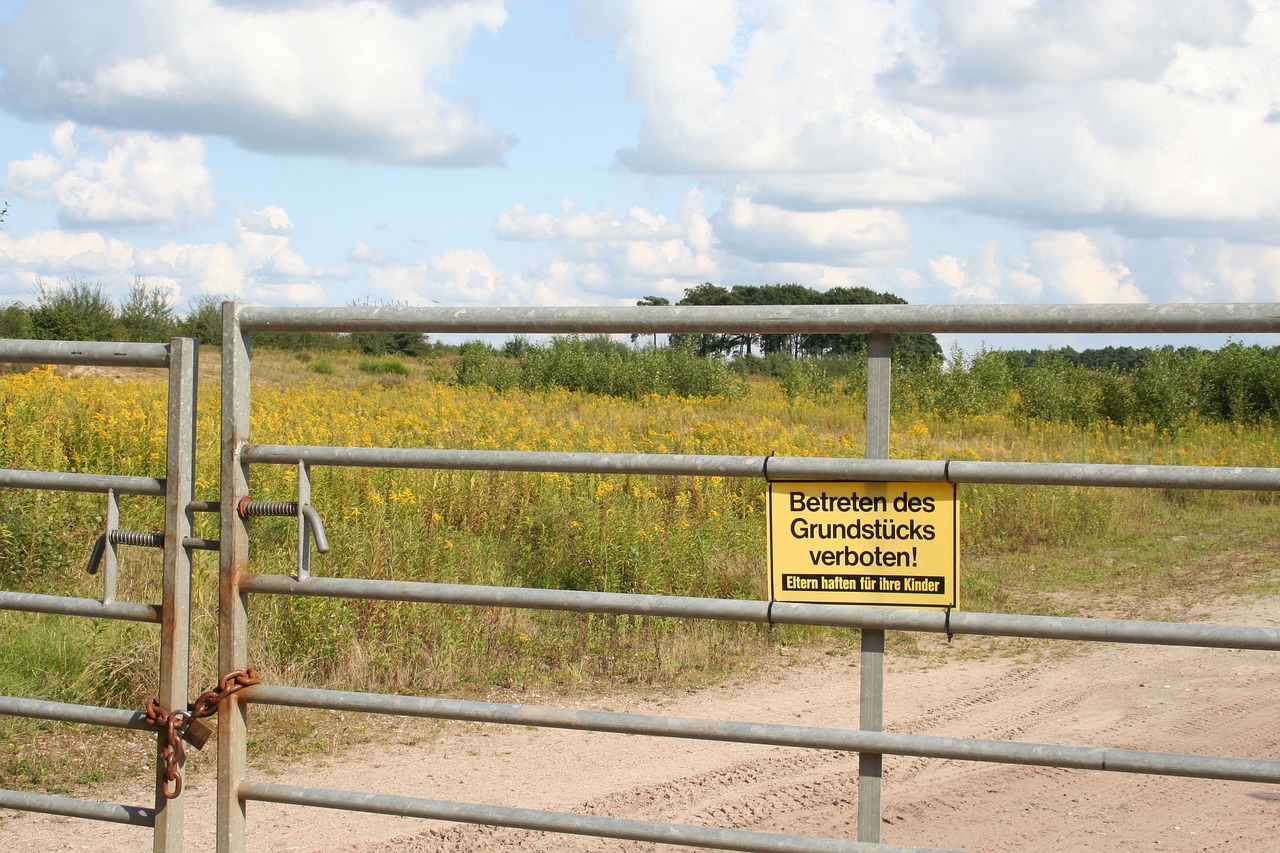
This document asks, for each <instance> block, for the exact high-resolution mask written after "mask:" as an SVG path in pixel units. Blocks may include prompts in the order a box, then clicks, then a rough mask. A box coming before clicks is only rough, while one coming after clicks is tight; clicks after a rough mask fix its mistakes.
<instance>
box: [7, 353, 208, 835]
mask: <svg viewBox="0 0 1280 853" xmlns="http://www.w3.org/2000/svg"><path fill="white" fill-rule="evenodd" d="M196 359H197V355H196V344H195V342H194V341H192V340H191V339H189V338H174V339H173V341H172V342H171V343H169V344H112V343H71V342H62V341H13V340H3V341H0V362H9V363H18V364H62V365H88V366H95V367H147V368H159V369H167V370H168V375H169V405H168V417H167V427H166V433H167V442H166V450H165V476H164V477H161V478H156V477H141V476H120V475H105V474H95V473H92V472H74V473H71V472H61V471H29V470H14V469H0V488H6V489H26V490H47V491H62V492H93V493H97V494H101V495H103V496H104V497H105V504H106V506H105V512H104V515H105V518H106V525H105V526H106V529H105V530H104V531H103V534H102V536H101V538H99V540H98V542H97V545H96V546H95V547H94V549H93V553H92V556H91V558H90V561H89V564H88V566H87V570H88V571H90V572H99V573H101V575H102V582H103V585H102V598H101V599H85V598H74V597H68V596H57V595H43V594H36V593H28V592H22V591H20V590H3V591H0V609H3V610H21V611H27V612H31V613H47V614H58V615H62V616H69V617H80V618H85V617H88V618H93V619H120V620H126V621H131V622H149V623H154V624H157V625H159V626H160V667H159V670H160V671H159V673H158V676H157V683H156V688H155V693H154V698H155V705H153V706H152V710H151V713H148V711H143V710H133V711H130V710H127V709H122V708H99V707H90V706H85V705H75V704H70V703H66V702H51V701H45V700H41V699H33V698H19V697H13V696H0V714H9V715H13V716H19V717H28V718H33V719H43V720H55V721H60V722H67V723H86V724H90V725H96V726H109V727H112V728H122V729H138V730H141V731H157V729H158V728H159V729H161V730H162V731H160V732H159V733H157V735H156V787H155V790H156V797H155V802H154V804H152V805H147V806H135V805H124V804H119V803H103V802H95V801H90V800H83V799H76V798H71V797H63V796H53V795H48V794H36V793H30V792H22V791H10V790H0V807H4V808H11V809H22V810H27V811H35V812H44V813H48V814H58V815H67V816H70V817H83V818H91V819H93V820H100V821H108V822H112V823H126V824H133V825H136V826H145V827H154V849H155V850H156V851H157V852H158V853H163V851H176V850H180V849H181V847H182V806H183V801H182V791H181V781H180V777H178V776H177V775H176V774H175V773H173V772H172V771H173V769H174V768H173V765H172V762H171V761H169V760H168V758H167V757H168V756H169V755H172V751H171V750H172V747H171V745H170V740H169V736H168V729H169V727H168V726H164V725H161V726H157V723H158V722H159V721H160V718H158V717H157V716H156V712H158V711H160V710H161V709H165V711H166V713H165V714H164V715H163V719H164V721H165V722H166V723H167V722H168V720H169V719H174V720H175V722H177V720H178V718H170V717H169V716H168V714H167V709H173V708H179V709H181V708H185V707H186V706H187V669H188V639H189V636H190V618H189V604H190V590H191V551H192V550H193V549H199V548H216V547H217V543H208V542H204V541H202V540H198V539H194V538H193V537H192V535H191V534H192V524H191V520H192V513H193V512H194V511H197V510H205V511H214V512H216V511H217V507H216V506H207V505H203V504H197V503H195V502H194V501H193V498H192V496H193V489H194V485H195V438H196V431H195V425H196V384H197V379H196ZM4 428H5V429H9V428H10V426H9V424H7V423H6V424H5V425H4ZM121 495H143V496H148V497H155V498H160V499H162V500H163V501H164V507H165V510H164V530H163V531H160V532H148V531H136V530H126V529H121V528H120V502H119V499H120V496H121ZM122 544H128V545H141V546H146V547H153V548H163V549H164V558H163V571H162V589H163V593H162V601H161V602H160V603H158V604H148V603H144V602H133V601H119V600H117V598H116V589H117V580H118V575H117V564H116V549H117V546H119V545H122ZM149 717H150V719H148V718H149Z"/></svg>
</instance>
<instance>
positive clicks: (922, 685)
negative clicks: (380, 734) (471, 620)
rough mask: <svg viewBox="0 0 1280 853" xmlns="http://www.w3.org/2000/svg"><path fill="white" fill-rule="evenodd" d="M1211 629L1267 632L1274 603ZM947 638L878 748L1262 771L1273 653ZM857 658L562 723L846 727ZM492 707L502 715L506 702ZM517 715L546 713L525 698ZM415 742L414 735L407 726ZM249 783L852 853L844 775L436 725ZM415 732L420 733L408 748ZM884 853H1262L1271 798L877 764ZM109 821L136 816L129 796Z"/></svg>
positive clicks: (443, 833) (297, 816) (359, 819)
mask: <svg viewBox="0 0 1280 853" xmlns="http://www.w3.org/2000/svg"><path fill="white" fill-rule="evenodd" d="M1210 615H1211V616H1212V617H1213V619H1214V621H1220V622H1226V623H1232V624H1243V625H1268V626H1276V625H1280V597H1277V598H1274V599H1271V600H1268V601H1264V602H1254V603H1250V604H1241V603H1235V604H1222V605H1219V606H1215V607H1214V608H1212V610H1211V611H1210ZM983 642H985V641H982V640H980V639H977V638H964V637H957V638H956V640H955V643H954V644H953V645H952V646H950V647H948V646H945V644H942V643H941V641H939V643H938V644H937V645H930V646H929V648H928V650H927V651H926V654H924V655H923V656H919V657H901V658H894V657H891V658H890V665H889V671H888V673H887V674H886V712H885V719H886V727H887V728H889V729H891V730H895V731H903V732H916V733H921V734H940V735H949V736H961V737H979V738H997V739H1009V740H1021V741H1034V742H1048V743H1064V744H1078V745H1097V746H1113V747H1120V748H1136V749H1152V750H1160V751H1175V752H1197V753H1206V754H1220V755H1238V756H1251V757H1263V758H1273V759H1275V758H1280V654H1276V653H1266V652H1247V651H1229V650H1202V649H1180V648H1163V647H1138V646H1120V645H1111V646H1091V647H1084V646H1080V645H1075V644H1060V643H1059V644H1052V645H1050V644H1044V645H1034V646H1032V647H1031V648H1030V649H1028V650H1024V651H1022V652H1021V653H1019V654H1017V655H1010V654H1007V653H1006V654H1000V655H990V654H984V655H976V656H975V655H971V654H968V653H967V652H968V651H971V650H972V649H974V648H975V647H976V646H977V645H978V644H980V643H983ZM857 682H858V670H857V658H856V655H855V656H853V657H843V656H827V655H821V654H810V655H795V656H791V657H781V656H780V657H778V658H777V659H776V660H774V661H770V662H768V663H767V664H766V665H765V666H764V667H763V668H762V669H761V670H760V671H759V672H756V673H754V674H752V675H750V676H744V677H741V678H738V679H736V680H734V681H732V682H730V683H726V684H723V685H719V686H717V687H713V688H710V689H706V690H700V691H696V692H673V693H671V694H669V695H661V696H658V695H650V696H647V697H632V698H628V699H618V698H611V699H602V700H598V701H594V702H580V703H578V704H579V706H580V707H595V708H605V709H608V710H630V711H640V712H658V713H664V714H675V715H680V716H690V717H705V718H715V719H726V720H750V721H760V722H783V723H792V724H801V725H819V726H838V727H855V726H856V721H857V718H858V709H857V695H858V687H857ZM504 698H507V699H510V698H511V697H504ZM518 701H523V702H526V703H529V704H555V703H554V701H553V700H552V699H551V698H550V697H545V696H538V695H536V694H528V693H526V694H522V695H521V696H520V697H519V699H518ZM424 725H425V724H424ZM406 731H408V730H405V729H401V730H399V732H398V733H397V735H396V737H395V738H393V739H391V742H389V743H388V744H386V745H382V746H378V747H361V748H358V749H356V750H354V751H351V752H347V753H344V754H342V755H341V756H340V757H337V758H332V759H327V760H324V761H313V762H304V763H301V764H298V765H296V766H291V767H287V768H283V769H282V770H281V771H280V772H278V773H272V774H267V773H263V772H261V771H255V772H254V773H253V774H252V778H255V779H262V780H266V781H275V782H282V783H291V784H301V785H310V786H320V787H333V788H342V789H347V790H366V791H376V792H381V793H391V794H404V795H410V796H419V797H429V798H439V799H452V800H459V801H465V802H476V803H493V804H501V805H513V806H523V807H531V808H539V809H551V810H559V811H584V812H594V813H600V814H610V815H616V816H622V817H634V818H640V819H653V820H669V821H675V822H680V823H690V824H708V825H717V826H731V827H739V828H752V829H764V830H775V831H783V832H792V833H809V834H815V835H822V836H832V837H843V838H854V837H856V811H857V809H856V799H857V791H856V776H857V759H856V756H853V755H848V754H843V753H834V752H812V751H802V750H795V749H788V748H777V747H756V746H744V745H732V744H716V743H705V742H700V741H681V740H663V739H653V738H644V737H635V736H622V735H607V734H594V733H581V732H562V731H555V730H545V729H528V728H523V727H510V726H480V725H474V724H448V725H447V726H442V727H439V728H438V730H437V731H438V734H437V735H436V736H431V737H423V738H421V739H418V740H416V742H415V740H414V738H412V737H410V736H409V735H408V734H406ZM422 731H425V728H424V729H423V730H422ZM212 761H213V757H212V755H208V756H205V755H202V756H200V758H199V760H198V761H193V763H192V767H191V768H190V773H189V781H188V792H189V793H188V797H187V805H186V808H187V816H188V836H187V838H188V842H187V849H188V850H193V851H204V850H212V849H213V847H214V844H213V803H212V801H213V783H212V780H211V778H210V775H209V774H210V770H211V767H210V765H211V764H212ZM885 767H886V774H885V781H884V803H883V805H884V810H883V814H884V822H883V826H882V840H883V842H884V843H886V844H897V845H918V846H931V847H942V848H948V849H957V850H973V851H1008V850H1036V851H1075V850H1132V849H1137V850H1161V851H1208V850H1215V851H1217V850H1221V851H1228V850H1229V851H1235V853H1244V851H1277V850H1280V785H1265V784H1254V783H1242V782H1212V781H1202V780H1194V779H1178V778H1169V777H1146V776H1136V775H1131V774H1124V773H1109V772H1094V771H1075V770H1056V769H1041V768H1034V767H1020V766H1012V765H1009V766H1006V765H994V764H979V763H967V762H953V761H942V760H936V759H916V758H898V757H892V756H890V757H886V759H885ZM122 796H124V797H125V799H123V800H120V801H125V802H132V803H140V802H145V801H146V797H145V795H144V794H142V793H136V794H135V795H134V796H133V798H132V799H129V798H128V794H127V792H126V793H125V794H123V795H122ZM248 814H249V826H250V840H249V844H248V849H249V850H251V851H308V852H309V851H341V852H342V853H425V852H426V851H491V850H521V851H552V850H557V851H559V850H568V851H615V850H622V851H630V850H636V851H655V850H664V851H665V850H676V849H683V850H687V849H689V848H668V847H657V846H654V845H646V844H634V843H624V842H619V841H600V840H595V839H588V838H578V837H574V836H560V835H547V834H541V833H536V832H528V831H521V830H493V829H488V828H484V827H477V826H470V825H464V824H445V823H434V822H427V821H420V820H414V819H408V818H396V817H384V816H365V815H359V814H355V813H348V812H339V811H331V810H326V809H305V808H300V807H284V806H274V805H268V804H262V803H250V804H249V812H248ZM150 845H151V838H150V831H149V830H144V829H136V828H132V827H117V826H110V825H104V824H97V823H92V822H89V821H84V820H77V819H70V818H59V817H50V816H44V815H20V816H14V813H12V812H9V813H7V816H6V817H5V818H4V819H3V820H2V821H0V850H6V851H9V850H16V851H22V850H38V851H44V852H45V853H50V852H51V851H81V850H150V849H151V846H150Z"/></svg>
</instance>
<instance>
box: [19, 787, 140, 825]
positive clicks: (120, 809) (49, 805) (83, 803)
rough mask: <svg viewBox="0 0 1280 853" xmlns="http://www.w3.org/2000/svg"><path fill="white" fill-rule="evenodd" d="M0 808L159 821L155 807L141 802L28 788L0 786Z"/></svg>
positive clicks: (132, 821)
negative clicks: (37, 791)
mask: <svg viewBox="0 0 1280 853" xmlns="http://www.w3.org/2000/svg"><path fill="white" fill-rule="evenodd" d="M0 808H4V809H17V810H19V811H24V812H39V813H41V814H56V815H62V816H63V817H83V818H88V819H89V820H99V821H105V822H107V823H125V824H129V825H130V826H147V827H153V826H155V825H156V810H155V809H148V808H144V807H142V806H126V805H121V804H119V803H100V802H97V801H95V800H77V799H75V798H73V797H59V796H55V795H53V794H29V793H27V792H25V791H9V790H4V789H0Z"/></svg>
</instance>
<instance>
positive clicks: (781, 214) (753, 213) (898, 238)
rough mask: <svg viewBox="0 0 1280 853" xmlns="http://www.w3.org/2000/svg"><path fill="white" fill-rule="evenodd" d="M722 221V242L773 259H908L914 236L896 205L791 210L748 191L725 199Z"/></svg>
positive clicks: (852, 262) (863, 262) (866, 262)
mask: <svg viewBox="0 0 1280 853" xmlns="http://www.w3.org/2000/svg"><path fill="white" fill-rule="evenodd" d="M716 225H717V226H718V227H717V234H718V235H719V237H720V242H721V244H722V245H724V246H726V247H727V248H729V249H731V250H733V251H734V252H735V253H736V254H739V255H742V256H744V257H750V258H755V259H757V260H769V261H807V262H810V263H813V262H827V263H831V264H837V265H843V266H878V265H882V264H888V263H894V262H898V261H902V260H904V259H905V258H906V256H907V249H908V247H909V244H910V241H911V234H910V229H909V228H908V226H907V223H906V220H905V219H904V218H903V217H902V214H900V213H898V212H897V211H895V210H885V209H882V208H870V209H841V210H833V211H791V210H785V209H783V208H781V207H776V206H774V205H769V204H756V203H755V202H754V201H752V200H751V199H750V198H749V197H747V196H743V195H737V196H734V197H733V198H731V199H729V200H728V201H727V202H726V203H725V205H724V207H723V208H722V209H721V211H720V214H719V216H718V217H717V218H716Z"/></svg>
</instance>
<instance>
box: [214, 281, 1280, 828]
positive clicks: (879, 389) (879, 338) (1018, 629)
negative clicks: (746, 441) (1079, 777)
mask: <svg viewBox="0 0 1280 853" xmlns="http://www.w3.org/2000/svg"><path fill="white" fill-rule="evenodd" d="M254 331H263V332H266V331H279V332H352V331H362V332H363V331H370V332H416V333H423V334H427V333H434V334H440V333H475V334H486V333H489V334H503V333H506V334H512V333H516V334H535V335H536V334H557V333H594V334H619V333H640V334H654V333H673V332H693V333H765V332H767V333H779V332H823V333H839V334H866V335H868V336H869V339H868V343H869V346H868V353H869V364H868V402H867V448H866V456H865V458H864V459H861V460H855V459H785V458H778V457H771V458H769V460H768V471H767V473H766V472H765V470H764V465H763V457H711V456H659V455H644V454H635V455H627V454H588V453H537V452H515V451H462V450H396V449H386V448H333V447H328V448H326V447H299V446H286V445H254V444H252V443H251V442H250V423H249V400H250V391H249V379H250V347H249V336H250V334H251V333H252V332H254ZM920 332H943V333H989V334H1000V333H1007V334H1012V333H1036V334H1054V333H1059V334H1078V333H1107V332H1109V333H1124V334H1173V333H1224V334H1247V333H1274V332H1280V305H1276V304H1247V305H1244V304H1216V305H1211V304H1198V305H1197V304H1177V305H1000V306H983V305H959V306H947V305H944V306H937V305H934V306H928V305H926V306H914V305H874V306H761V307H741V306H729V307H725V306H715V307H689V306H670V307H664V306H644V307H626V308H622V307H619V308H377V307H367V308H344V309H325V308H318V309H307V308H294V309H284V308H257V307H251V306H248V305H245V304H243V303H237V302H229V303H225V304H224V306H223V346H222V358H223V362H222V371H223V382H222V394H223V398H222V424H223V434H222V454H223V455H222V495H221V497H222V500H221V504H222V507H223V513H222V519H223V520H222V542H223V548H222V563H221V565H222V571H221V578H222V579H221V583H220V590H221V592H220V634H219V665H220V668H221V669H222V671H232V670H240V669H245V668H246V667H247V666H248V664H249V661H248V660H247V636H248V618H249V608H248V598H249V593H250V592H255V593H265V594H276V595H321V596H334V597H344V598H345V597H352V598H357V597H358V598H367V599H376V600H400V601H418V602H437V603H441V602H448V603H455V604H457V603H461V604H485V605H489V606H507V607H536V608H545V609H560V610H582V611H590V612H605V613H645V614H650V615H672V616H685V617H693V618H713V619H733V620H739V621H758V622H764V621H766V620H767V621H770V622H773V623H791V624H822V625H837V626H845V627H857V628H860V629H861V630H862V652H861V655H862V662H861V666H860V673H861V674H860V679H861V685H860V708H859V729H857V730H817V731H818V732H820V734H815V730H811V729H804V728H801V727H790V726H765V725H760V724H745V723H729V722H715V721H696V720H671V719H670V718H660V717H645V716H643V715H630V714H609V713H605V712H583V711H572V710H570V709H556V708H533V707H530V706H522V705H520V706H504V705H497V704H495V703H483V702H459V701H450V700H442V699H431V698H426V697H404V696H394V695H389V694H369V693H348V692H339V691H325V690H313V689H302V688H288V687H272V686H267V685H259V686H256V687H249V688H247V689H245V690H243V691H241V692H240V693H239V694H236V695H234V696H231V697H229V698H228V699H227V700H225V703H224V705H223V707H222V709H221V712H220V713H219V723H218V725H219V745H218V750H219V752H218V758H219V777H218V835H217V843H218V851H219V853H242V851H243V850H244V842H245V836H244V833H245V825H246V824H245V806H246V803H247V801H248V800H250V799H253V800H260V801H271V802H277V803H292V804H299V805H313V806H323V807H329V808H342V809H352V810H360V811H372V812H382V813H395V814H406V815H416V816H420V817H431V818H437V819H444V820H455V821H467V822H476V823H489V824H492V825H505V826H517V827H525V828H533V829H542V830H548V831H559V832H574V833H581V834H589V835H599V836H603V837H617V838H633V839H640V840H648V841H663V842H666V843H677V844H704V845H707V846H716V847H721V848H724V849H734V850H797V851H798V850H845V851H871V850H889V849H894V850H900V849H902V848H896V847H893V848H891V847H887V846H883V845H880V844H879V837H880V823H881V821H880V784H881V756H882V755H883V754H884V753H886V752H891V753H894V754H904V755H927V756H933V757H946V758H963V759H969V760H982V761H1006V762H1015V763H1029V764H1041V765H1046V766H1056V767H1081V768H1091V769H1105V770H1118V771H1122V772H1146V773H1160V774H1169V775H1186V776H1197V777H1203V778H1220V779H1221V778H1228V779H1249V780H1253V781H1265V782H1273V783H1274V782H1280V760H1266V759H1232V758H1223V757H1217V756H1200V755H1185V754H1173V753H1156V752H1143V751H1134V750H1112V749H1095V748H1088V747H1068V746H1055V745H1044V744H1022V743H1018V742H1006V741H975V740H970V739H963V738H938V737H924V736H918V735H905V734H896V733H894V734H890V733H883V732H881V731H880V730H881V728H882V722H883V720H882V717H883V684H884V668H883V666H884V631H885V630H886V629H897V630H908V631H934V632H939V633H941V632H944V631H945V632H947V633H975V634H977V633H985V634H992V635H1003V636H1020V637H1049V638H1059V639H1085V640H1092V641H1105V642H1136V643H1167V644H1175V645H1203V646H1209V647H1233V648H1258V649H1267V650H1273V651H1276V650H1280V629H1269V628H1261V627H1237V626H1218V625H1204V624H1199V623H1194V624H1193V623H1163V622H1137V621H1130V620H1106V619H1066V618H1058V617H1035V616H1024V615H1004V614H983V613H968V612H963V613H950V614H945V616H944V614H943V613H940V612H936V611H934V612H930V611H921V610H896V609H893V610H890V609H882V608H874V607H858V606H846V605H818V604H796V603H772V604H768V603H766V602H748V601H721V600H715V599H683V598H674V597H669V596H650V595H625V594H610V593H587V592H575V591H552V590H529V589H518V588H490V587H467V586H461V587H455V586H452V585H445V584H432V583H412V582H387V581H371V580H350V579H333V578H319V577H314V576H310V577H308V576H306V574H305V573H304V572H302V571H300V572H299V575H298V577H296V578H289V577H286V576H282V575H256V574H253V573H252V572H251V571H250V554H249V537H248V524H247V522H246V520H245V519H244V518H241V517H240V516H239V515H238V514H237V513H235V512H233V511H232V510H231V508H234V507H237V506H239V505H240V503H241V502H242V501H247V500H248V499H249V466H250V464H251V463H258V464H262V463H266V464H290V465H297V466H299V469H300V471H305V470H306V466H308V465H314V464H324V465H352V466H370V467H410V468H456V469H463V470H512V471H570V472H601V473H605V472H616V471H628V472H630V473H649V474H660V473H683V474H693V475H712V474H716V475H720V476H752V477H764V478H765V479H766V480H768V479H780V480H781V479H792V480H795V479H809V480H818V479H842V478H849V479H883V480H914V481H940V482H975V483H1009V484H1024V485H1033V484H1042V485H1055V484H1074V485H1095V486H1104V485H1105V486H1127V487H1147V488H1157V487H1158V488H1211V489H1249V490H1257V489H1263V490H1273V491H1275V490H1280V469H1277V468H1200V467H1193V466H1133V465H1096V464H1088V465H1082V464H1073V463H1021V462H1013V463H995V462H943V461H938V460H919V459H912V460H892V459H889V458H888V457H889V425H890V410H889V401H890V386H891V382H892V371H891V351H890V340H891V338H890V336H891V335H892V334H895V333H920ZM300 501H301V498H300ZM299 509H301V504H300V506H299ZM301 545H302V543H300V547H301ZM766 605H768V606H766ZM944 620H945V621H944ZM255 701H256V702H260V703H263V704H277V705H288V706H293V707H309V708H336V709H343V708H345V709H350V710H361V711H367V712H372V713H384V714H406V715H413V716H424V717H435V718H445V719H472V720H481V721H486V722H502V723H518V724H523V725H545V726H558V727H562V728H580V729H590V730H602V731H625V732H632V733H644V734H656V735H664V736H675V737H698V738H705V739H715V740H737V741H749V742H755V743H785V744H788V745H793V746H809V747H815V748H841V749H846V750H849V751H857V752H859V755H860V759H859V792H858V799H859V806H858V841H856V842H846V841H841V840H838V839H805V838H800V837H798V836H782V835H774V834H763V833H744V832H742V831H739V830H729V829H715V828H706V827H689V826H678V825H670V824H655V823H651V822H646V821H627V820H620V819H614V818H597V817H592V816H584V815H570V814H558V813H549V812H534V811H531V810H526V809H510V808H502V807H495V806H483V805H477V804H464V803H449V802H441V801H435V800H420V799H413V798H408V797H390V796H381V795H373V794H361V793H358V792H344V791H332V790H321V789H309V788H302V787H298V786H291V785H282V784H278V783H264V782H252V781H248V780H246V779H245V768H246V752H247V746H246V736H247V718H246V707H247V705H248V704H250V703H252V702H255ZM836 743H839V744H841V745H840V746H834V745H833V744H836Z"/></svg>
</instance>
